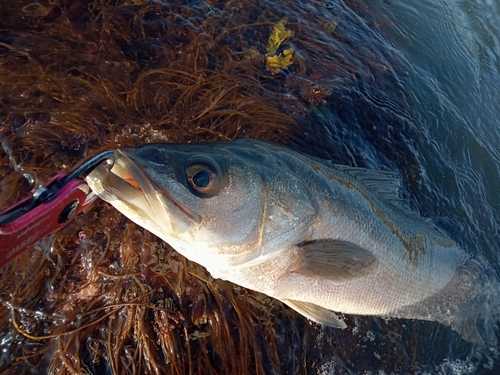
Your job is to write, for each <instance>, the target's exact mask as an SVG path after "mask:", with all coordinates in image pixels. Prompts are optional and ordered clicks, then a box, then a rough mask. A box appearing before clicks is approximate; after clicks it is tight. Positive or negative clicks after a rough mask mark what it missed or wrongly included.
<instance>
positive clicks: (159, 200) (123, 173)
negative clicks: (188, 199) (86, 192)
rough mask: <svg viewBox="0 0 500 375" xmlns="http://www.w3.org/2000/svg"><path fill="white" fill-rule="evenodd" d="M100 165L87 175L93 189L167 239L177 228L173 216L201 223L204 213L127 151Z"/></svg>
mask: <svg viewBox="0 0 500 375" xmlns="http://www.w3.org/2000/svg"><path fill="white" fill-rule="evenodd" d="M114 154H115V155H114V157H113V158H112V159H111V162H110V160H108V161H107V162H105V163H103V164H101V165H99V166H98V167H96V168H95V169H94V170H93V171H92V172H91V173H89V175H88V176H87V177H86V181H87V183H88V185H89V186H90V188H91V189H92V190H93V192H94V193H95V194H96V195H97V196H98V197H99V198H101V199H103V200H104V201H106V202H108V203H110V204H111V205H113V206H114V207H115V208H116V209H118V211H120V212H121V213H123V214H124V215H125V216H127V217H128V218H129V219H131V220H132V221H134V222H135V223H136V224H138V225H140V226H142V227H144V228H145V229H147V230H149V231H150V232H152V233H154V234H156V235H157V236H159V237H161V238H164V237H165V235H166V234H167V233H172V232H173V231H174V222H173V219H174V218H175V219H176V222H178V221H179V219H181V221H184V222H185V223H184V224H185V225H186V224H188V225H189V223H191V224H199V223H200V222H201V216H200V215H198V214H196V213H195V212H193V211H192V210H190V209H189V208H188V207H186V206H185V205H183V204H182V203H181V202H179V201H178V200H177V199H175V198H174V197H173V196H172V194H170V193H169V192H168V191H166V190H165V189H164V188H162V187H161V186H160V185H159V184H157V183H155V181H153V180H152V179H151V177H150V176H149V175H148V174H147V173H146V172H145V171H144V170H143V169H142V168H141V167H140V166H139V165H138V164H136V163H135V162H134V161H133V160H132V158H131V157H130V156H128V155H127V153H126V152H124V151H122V150H115V151H114Z"/></svg>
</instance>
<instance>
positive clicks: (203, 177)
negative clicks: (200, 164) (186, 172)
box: [191, 171, 212, 188]
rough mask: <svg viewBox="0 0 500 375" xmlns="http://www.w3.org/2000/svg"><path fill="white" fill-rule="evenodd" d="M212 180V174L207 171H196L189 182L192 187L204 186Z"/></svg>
mask: <svg viewBox="0 0 500 375" xmlns="http://www.w3.org/2000/svg"><path fill="white" fill-rule="evenodd" d="M211 182H212V176H211V174H210V173H208V172H207V171H199V172H196V173H195V174H194V175H193V177H191V184H192V185H193V186H194V187H199V188H206V187H207V186H208V185H210V183H211Z"/></svg>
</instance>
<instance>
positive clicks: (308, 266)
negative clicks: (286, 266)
mask: <svg viewBox="0 0 500 375" xmlns="http://www.w3.org/2000/svg"><path fill="white" fill-rule="evenodd" d="M297 251H298V255H299V258H300V260H301V261H300V262H299V263H298V265H297V267H296V268H295V269H294V270H293V271H292V272H293V273H295V274H301V275H304V276H306V277H311V278H315V277H317V276H321V277H324V278H326V279H328V280H331V281H334V282H343V281H347V280H350V279H353V278H358V277H361V276H364V275H366V274H367V273H369V272H370V271H372V270H373V269H374V268H375V267H376V265H377V263H378V261H377V258H375V256H374V255H373V254H372V253H371V252H370V251H368V250H366V249H363V248H362V247H360V246H358V245H356V244H353V243H352V242H347V241H338V240H331V241H328V240H322V241H314V242H308V243H304V244H302V245H298V246H297Z"/></svg>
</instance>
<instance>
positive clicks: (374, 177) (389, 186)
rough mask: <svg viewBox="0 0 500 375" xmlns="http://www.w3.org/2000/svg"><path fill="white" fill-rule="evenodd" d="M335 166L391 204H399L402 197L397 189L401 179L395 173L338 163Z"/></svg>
mask: <svg viewBox="0 0 500 375" xmlns="http://www.w3.org/2000/svg"><path fill="white" fill-rule="evenodd" d="M335 167H336V168H338V169H340V170H341V171H342V172H344V173H346V174H348V175H349V176H351V177H354V178H355V179H357V180H359V181H361V182H363V183H364V184H365V185H366V186H368V187H369V188H370V189H372V190H373V191H375V192H376V193H377V194H378V195H380V196H382V197H383V198H384V199H385V200H387V201H389V202H391V203H392V204H394V205H397V206H399V205H400V204H401V202H402V199H401V198H400V197H399V193H398V190H399V188H400V187H401V185H402V184H401V179H400V178H399V177H398V175H397V174H396V173H393V172H388V171H379V170H376V169H366V168H357V167H348V166H345V165H338V164H335Z"/></svg>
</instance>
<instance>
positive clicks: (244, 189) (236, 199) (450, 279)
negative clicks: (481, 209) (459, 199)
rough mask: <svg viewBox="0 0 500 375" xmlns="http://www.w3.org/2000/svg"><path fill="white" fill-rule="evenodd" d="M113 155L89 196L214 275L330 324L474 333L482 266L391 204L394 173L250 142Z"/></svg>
mask: <svg viewBox="0 0 500 375" xmlns="http://www.w3.org/2000/svg"><path fill="white" fill-rule="evenodd" d="M115 154H116V157H115V160H114V165H113V167H112V168H111V167H104V166H101V167H99V168H97V169H95V170H94V171H93V172H92V173H91V174H90V175H89V176H88V177H87V182H88V184H89V185H90V187H91V188H92V190H93V191H94V192H95V193H96V194H97V195H98V196H99V197H101V198H102V199H104V200H106V201H108V202H110V203H111V204H112V205H113V206H115V207H116V208H117V209H118V210H119V211H121V212H122V213H123V214H124V215H126V216H128V217H129V218H130V219H131V220H133V221H135V222H136V223H137V224H139V225H141V226H142V227H144V228H146V229H147V230H149V231H151V232H152V233H154V234H156V235H157V236H158V237H160V238H162V239H163V240H164V241H166V242H167V243H169V244H170V245H171V246H172V247H173V248H174V249H176V250H177V251H178V252H179V253H180V254H183V255H184V256H186V257H187V258H188V259H190V260H192V261H194V262H197V263H199V264H201V265H203V266H204V267H206V269H207V270H208V271H209V272H210V273H211V274H212V276H214V277H216V278H221V279H225V280H230V281H232V282H234V283H236V284H239V285H241V286H244V287H246V288H250V289H253V290H256V291H259V292H262V293H265V294H267V295H269V296H272V297H274V298H277V299H279V300H280V301H282V302H284V303H285V304H287V305H288V306H290V307H291V308H293V309H295V310H296V311H298V312H299V313H301V314H302V315H304V316H306V317H307V318H309V319H311V320H313V321H315V322H318V323H321V324H325V325H329V326H334V327H338V328H345V327H346V324H345V322H344V321H343V319H342V318H341V317H340V316H338V315H337V314H336V313H345V314H359V315H379V316H386V317H399V318H410V319H425V320H436V321H439V322H441V323H444V324H447V325H452V327H453V328H454V329H457V330H459V331H460V332H461V333H462V334H463V335H464V336H469V337H473V336H474V332H473V331H474V329H469V328H470V327H469V326H467V325H466V324H465V322H466V321H467V320H470V319H471V318H475V317H477V315H478V314H480V312H478V311H477V310H478V309H479V310H481V309H482V308H484V306H485V303H486V302H485V298H483V297H482V296H481V293H480V292H479V290H480V287H481V285H482V284H484V280H483V278H481V277H480V274H481V269H480V268H481V267H480V266H479V264H478V263H477V262H476V261H474V260H473V259H471V258H470V257H469V256H468V255H467V254H466V253H465V252H464V251H463V250H461V249H460V248H459V247H458V246H457V244H456V243H455V242H453V241H452V240H451V239H450V238H448V237H447V236H445V235H443V234H442V233H441V232H440V231H439V230H437V229H435V228H434V227H433V226H432V225H431V224H429V223H428V222H427V221H425V220H423V219H422V218H419V217H416V216H415V215H413V214H411V213H410V212H409V210H405V209H402V208H399V207H398V205H394V204H393V202H395V201H396V199H397V195H396V192H395V191H396V188H397V183H398V182H397V181H396V180H395V178H394V176H393V175H392V174H391V173H389V172H382V171H374V170H364V169H360V168H350V167H346V166H339V165H335V164H332V163H330V162H328V161H325V160H320V159H316V158H312V157H309V156H305V155H303V154H300V153H297V152H294V151H292V150H289V149H287V148H285V147H283V146H279V145H275V144H271V143H267V142H262V141H256V140H237V141H232V142H226V143H214V144H199V145H171V144H150V145H146V146H142V147H138V148H131V149H123V150H117V151H116V152H115ZM391 201H392V203H391ZM478 302H480V303H482V304H481V305H474V304H477V303H478ZM474 306H476V307H474ZM477 306H480V307H477ZM469 331H470V332H469Z"/></svg>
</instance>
